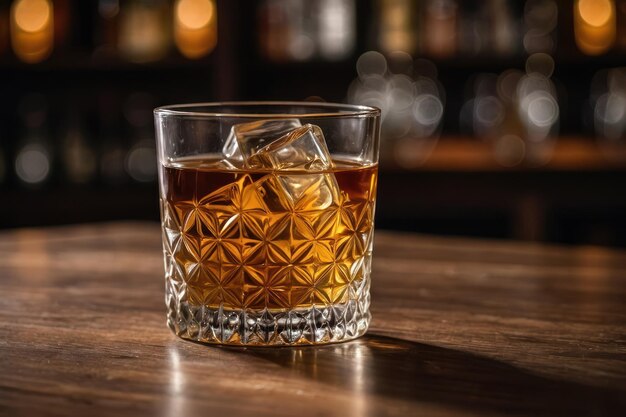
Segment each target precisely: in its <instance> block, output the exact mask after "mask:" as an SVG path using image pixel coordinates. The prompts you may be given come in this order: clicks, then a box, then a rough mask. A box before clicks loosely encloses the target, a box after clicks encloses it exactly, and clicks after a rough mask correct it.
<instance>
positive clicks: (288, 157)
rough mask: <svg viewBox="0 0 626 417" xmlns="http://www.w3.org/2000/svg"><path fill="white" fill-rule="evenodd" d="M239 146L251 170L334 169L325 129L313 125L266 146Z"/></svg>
mask: <svg viewBox="0 0 626 417" xmlns="http://www.w3.org/2000/svg"><path fill="white" fill-rule="evenodd" d="M249 142H252V140H249ZM257 142H258V141H257ZM239 145H240V149H241V150H242V152H243V156H244V163H245V164H246V166H247V167H248V168H272V169H276V170H281V171H284V170H294V169H295V170H298V169H301V170H307V171H323V170H326V169H329V168H331V167H332V160H331V158H330V154H329V152H328V148H327V147H326V141H325V140H324V134H323V133H322V129H320V127H319V126H315V125H311V124H306V125H304V126H301V127H297V128H295V129H293V130H291V131H290V132H288V133H286V134H285V135H283V136H281V137H279V138H275V139H274V140H273V141H271V142H269V143H267V144H265V145H264V146H244V145H243V144H242V141H241V140H239Z"/></svg>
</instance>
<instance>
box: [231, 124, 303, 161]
mask: <svg viewBox="0 0 626 417" xmlns="http://www.w3.org/2000/svg"><path fill="white" fill-rule="evenodd" d="M300 126H302V125H301V124H300V121H299V120H298V119H282V120H257V121H254V122H249V123H239V124H236V125H234V126H233V127H231V129H230V133H229V135H228V138H226V143H224V147H223V148H222V153H223V154H224V157H225V158H224V160H225V161H228V162H229V163H230V164H231V165H233V166H239V167H242V166H243V165H244V153H245V154H246V155H251V154H253V153H255V152H256V151H258V150H259V149H260V148H262V147H263V146H265V145H267V144H268V143H270V142H272V141H274V140H276V139H278V138H280V137H281V136H283V135H285V134H286V133H288V132H289V131H291V130H293V129H296V128H298V127H300ZM242 150H243V153H242Z"/></svg>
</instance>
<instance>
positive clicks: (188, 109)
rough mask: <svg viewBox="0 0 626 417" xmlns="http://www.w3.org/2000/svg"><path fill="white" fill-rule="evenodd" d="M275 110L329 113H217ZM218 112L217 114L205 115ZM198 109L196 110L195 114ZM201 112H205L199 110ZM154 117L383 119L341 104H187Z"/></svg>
mask: <svg viewBox="0 0 626 417" xmlns="http://www.w3.org/2000/svg"><path fill="white" fill-rule="evenodd" d="M228 106H231V107H242V108H245V107H268V108H272V107H276V108H279V107H281V106H283V107H287V106H293V107H303V108H307V107H310V108H311V109H313V108H317V109H320V108H322V109H324V110H326V109H328V111H321V112H320V111H316V112H313V111H312V112H310V113H306V112H300V113H269V112H268V113H258V112H256V113H252V112H250V113H246V112H233V113H226V112H224V111H218V110H217V109H219V108H223V107H228ZM211 108H215V109H216V111H206V110H209V109H211ZM193 109H196V110H193ZM200 109H202V110H200ZM154 114H155V115H158V116H179V117H224V118H225V117H231V118H241V119H247V118H250V119H258V118H269V119H293V118H298V119H307V118H308V119H311V118H331V117H337V118H344V117H345V118H349V117H353V118H355V117H356V118H365V117H377V116H380V114H381V110H380V109H379V108H378V107H373V106H365V105H361V104H341V103H328V102H314V101H220V102H203V103H187V104H170V105H167V106H160V107H157V108H155V109H154Z"/></svg>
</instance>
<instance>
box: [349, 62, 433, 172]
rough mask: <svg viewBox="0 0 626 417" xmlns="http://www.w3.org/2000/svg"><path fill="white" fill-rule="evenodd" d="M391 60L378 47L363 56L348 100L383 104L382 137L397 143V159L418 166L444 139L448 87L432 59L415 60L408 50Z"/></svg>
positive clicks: (350, 88)
mask: <svg viewBox="0 0 626 417" xmlns="http://www.w3.org/2000/svg"><path fill="white" fill-rule="evenodd" d="M390 63H391V64H390ZM390 63H388V61H387V58H386V57H385V56H384V55H383V54H381V53H380V52H377V51H368V52H365V53H364V54H363V55H361V56H360V57H359V59H358V60H357V63H356V71H357V74H358V78H357V79H355V80H354V81H353V82H352V83H351V84H350V87H349V88H348V101H349V102H351V103H354V104H363V105H369V106H375V107H379V108H380V109H381V111H382V114H381V119H382V129H381V136H382V139H383V140H386V141H394V142H395V145H394V147H395V151H394V155H393V158H394V159H395V160H396V162H397V163H398V164H400V165H401V166H406V167H409V166H417V165H419V164H421V163H423V162H424V160H425V159H426V158H427V157H428V155H430V152H431V151H432V149H433V148H434V146H435V144H436V142H437V139H438V137H439V131H440V128H441V122H442V120H443V114H444V100H443V97H444V93H443V87H441V85H440V84H439V83H438V81H437V80H436V76H437V70H436V67H435V66H434V64H432V63H431V62H429V61H425V60H415V61H413V58H412V57H411V56H410V55H408V54H407V53H405V52H396V53H394V54H391V56H390ZM392 69H395V70H396V71H398V72H397V73H396V72H394V71H393V70H392ZM409 74H412V76H409Z"/></svg>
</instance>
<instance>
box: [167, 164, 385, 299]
mask: <svg viewBox="0 0 626 417" xmlns="http://www.w3.org/2000/svg"><path fill="white" fill-rule="evenodd" d="M376 177H377V166H376V165H373V166H367V167H363V166H357V165H356V164H353V163H341V162H336V166H335V167H334V168H333V169H332V170H329V171H327V172H324V173H314V174H312V173H311V172H304V171H303V172H295V171H289V172H279V173H271V172H267V171H237V170H228V169H221V168H219V167H218V165H216V164H215V163H213V162H211V161H208V160H186V161H184V162H181V163H177V164H176V165H175V166H171V167H164V168H163V171H162V195H163V198H162V223H163V233H164V236H163V240H164V245H165V246H166V247H165V253H166V268H168V269H169V271H166V273H167V275H168V279H169V280H170V281H171V285H177V286H179V287H178V288H184V291H180V293H182V294H183V298H184V299H183V300H180V301H183V302H187V303H189V304H192V305H197V306H203V305H204V306H207V307H211V308H224V309H270V310H289V309H295V308H310V307H311V306H313V305H316V306H328V305H332V304H336V303H344V302H347V301H349V300H350V299H354V298H355V297H356V295H357V292H358V287H359V285H361V282H362V281H364V280H365V279H369V276H367V275H369V264H370V260H371V246H372V241H371V240H372V230H373V218H374V204H375V195H376ZM299 178H301V179H302V181H300V180H299ZM281 181H282V182H281ZM285 183H286V184H287V185H288V186H291V188H290V189H291V190H292V191H293V189H294V188H295V189H299V191H298V192H297V194H298V196H297V197H298V198H296V199H294V198H293V197H292V196H293V194H291V195H290V194H289V193H286V192H285V187H284V186H282V188H281V184H285ZM300 184H304V185H303V186H302V187H300ZM329 195H331V196H332V197H329ZM168 256H169V257H170V259H169V261H168V259H167V257H168ZM168 265H169V266H168Z"/></svg>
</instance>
